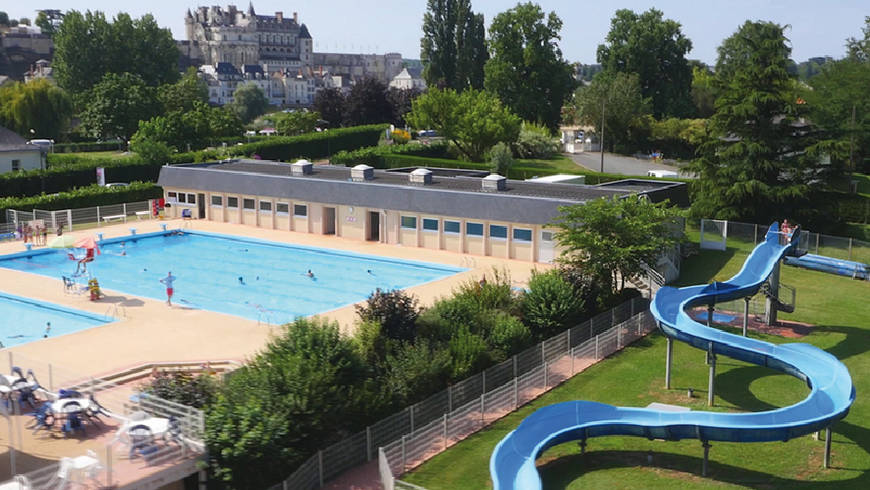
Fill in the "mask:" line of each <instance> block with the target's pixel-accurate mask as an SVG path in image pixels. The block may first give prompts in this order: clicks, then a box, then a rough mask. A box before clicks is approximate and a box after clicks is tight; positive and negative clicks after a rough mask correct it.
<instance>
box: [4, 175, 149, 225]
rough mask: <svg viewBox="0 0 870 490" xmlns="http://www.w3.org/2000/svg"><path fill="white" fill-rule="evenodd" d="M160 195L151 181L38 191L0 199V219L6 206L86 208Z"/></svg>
mask: <svg viewBox="0 0 870 490" xmlns="http://www.w3.org/2000/svg"><path fill="white" fill-rule="evenodd" d="M160 197H163V188H162V187H160V186H158V185H157V184H154V183H153V182H133V183H131V184H130V185H129V186H126V187H102V186H99V185H96V184H92V185H89V186H87V187H80V188H77V189H72V190H70V191H67V192H60V193H57V194H40V195H38V196H28V197H4V198H0V218H2V219H4V220H5V219H6V210H7V209H16V210H20V211H30V210H31V209H44V210H47V211H52V210H55V209H70V208H87V207H91V206H107V205H109V204H121V203H125V202H134V201H145V200H148V199H157V198H160Z"/></svg>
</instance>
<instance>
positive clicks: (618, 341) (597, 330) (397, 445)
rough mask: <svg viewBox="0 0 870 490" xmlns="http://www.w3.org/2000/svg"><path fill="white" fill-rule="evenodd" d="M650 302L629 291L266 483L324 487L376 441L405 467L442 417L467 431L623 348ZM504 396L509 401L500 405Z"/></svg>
mask: <svg viewBox="0 0 870 490" xmlns="http://www.w3.org/2000/svg"><path fill="white" fill-rule="evenodd" d="M648 308H649V300H648V299H646V298H634V299H632V300H629V301H626V302H625V303H623V304H621V305H619V306H617V307H615V308H613V309H612V310H609V311H605V312H603V313H600V314H598V315H596V316H594V317H592V318H591V319H589V320H587V321H585V322H583V323H581V324H580V325H577V326H575V327H573V328H570V329H568V330H565V331H564V332H562V333H561V334H559V335H556V336H554V337H551V338H550V339H547V340H545V341H543V342H541V343H539V344H537V345H535V346H534V347H530V348H528V349H526V350H524V351H522V352H520V353H518V354H516V355H514V356H512V357H510V358H509V359H507V360H505V361H503V362H501V363H499V364H496V365H495V366H492V367H490V368H489V369H486V370H485V371H482V372H480V373H478V374H475V375H473V376H471V377H469V378H466V379H465V380H463V381H460V382H458V383H456V384H454V385H452V386H450V387H448V388H447V389H445V390H443V391H441V392H439V393H436V394H434V395H432V396H430V397H429V398H427V399H425V400H423V401H421V402H418V403H415V404H413V405H411V406H408V407H406V408H405V409H404V410H402V411H400V412H397V413H395V414H393V415H391V416H389V417H386V418H384V419H382V420H380V421H378V422H376V423H374V424H372V425H370V426H368V427H366V428H365V429H364V430H362V431H360V432H358V433H356V434H354V435H351V436H350V437H347V438H345V439H343V440H341V441H339V442H337V443H335V444H333V445H331V446H329V447H327V448H325V449H323V450H321V451H318V452H317V453H316V454H314V455H313V456H311V458H309V459H308V460H307V461H306V462H305V463H303V464H302V465H301V466H300V467H299V468H297V469H296V471H294V472H293V474H291V475H290V476H289V477H288V478H287V479H286V480H285V481H283V482H282V483H280V484H277V485H275V486H273V487H271V489H272V490H281V489H289V488H292V489H294V490H295V489H313V488H319V487H322V486H323V485H324V484H325V483H326V482H327V481H329V480H331V479H333V478H335V477H337V476H339V475H340V474H342V473H344V472H345V471H347V470H349V469H351V468H354V467H356V466H359V465H362V464H365V463H366V462H368V461H373V460H375V459H377V458H379V453H378V448H381V447H383V448H385V451H386V454H387V457H388V458H389V460H390V461H391V462H393V463H395V462H396V458H397V457H398V458H399V461H401V462H402V463H401V466H402V467H410V466H411V465H412V464H414V462H416V461H418V460H421V458H422V457H423V456H424V455H427V454H430V452H431V451H435V450H438V451H440V450H443V449H444V447H446V446H445V445H444V444H443V443H442V444H441V445H440V446H439V445H438V444H434V445H433V444H429V445H428V446H425V447H424V446H423V445H422V444H426V438H427V437H428V438H430V439H431V440H430V441H429V443H431V442H432V441H433V440H441V439H439V437H440V435H443V431H442V429H443V423H444V420H445V417H450V420H452V422H448V425H449V427H448V428H449V432H448V435H449V438H450V439H449V440H451V441H453V440H454V439H456V438H458V437H460V436H461V437H466V436H467V435H468V434H471V433H472V432H474V431H476V430H479V429H480V427H481V426H480V423H481V421H483V422H486V423H489V422H491V421H492V420H495V418H498V417H501V416H503V415H505V414H506V413H508V412H509V411H508V412H498V413H500V415H499V414H498V413H497V412H496V411H495V408H497V407H498V408H499V409H501V408H502V407H505V406H508V405H511V404H512V403H514V402H516V403H520V404H522V403H526V402H527V401H529V400H531V399H533V398H535V397H537V396H539V395H540V394H541V393H542V392H543V391H540V390H541V387H542V386H548V387H550V388H552V387H553V386H555V385H557V384H559V383H561V382H562V381H564V380H565V379H567V378H568V377H570V375H571V374H570V373H576V372H578V371H579V370H581V369H582V368H585V367H586V365H588V363H594V362H596V361H597V360H600V359H602V358H603V357H605V356H607V355H609V354H610V353H612V352H614V351H615V350H616V346H617V345H618V346H619V348H622V346H624V345H626V344H627V343H630V342H631V341H633V340H634V339H636V338H637V336H638V335H640V334H642V335H645V334H646V333H648V332H649V331H651V330H652V328H653V327H654V325H653V324H652V321H651V320H649V319H648V317H647V313H644V312H647V310H648ZM639 314H640V315H639ZM629 320H630V321H629ZM624 322H626V323H624ZM631 322H635V323H631ZM629 324H631V325H629ZM615 327H619V328H615ZM571 354H576V355H571ZM493 397H498V399H499V400H501V401H498V402H497V401H496V399H495V398H493ZM504 400H509V401H510V403H508V405H504V404H503V403H502V402H504ZM481 404H483V411H482V412H481V411H480V408H479V407H481ZM512 406H513V405H512ZM475 410H477V411H475ZM511 410H512V409H511ZM481 413H483V416H482V417H481ZM438 431H442V432H438ZM409 434H410V437H411V438H412V441H418V440H419V441H420V444H421V445H414V444H409V443H408V437H409ZM462 434H464V435H462ZM447 440H448V439H444V441H447ZM403 441H404V443H403ZM442 442H443V441H442ZM402 447H404V457H402V456H401V453H402V452H403V451H402V449H401V448H402ZM439 448H440V449H439ZM436 453H437V451H436ZM432 454H433V455H434V454H435V453H432ZM394 469H395V468H394ZM398 488H412V487H401V486H399V487H398Z"/></svg>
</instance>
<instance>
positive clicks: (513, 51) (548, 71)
mask: <svg viewBox="0 0 870 490" xmlns="http://www.w3.org/2000/svg"><path fill="white" fill-rule="evenodd" d="M561 29H562V21H561V20H560V19H559V17H558V16H557V15H556V14H555V13H554V12H550V14H549V15H547V16H545V15H544V11H543V10H541V7H539V6H538V5H535V4H533V3H525V4H518V5H517V6H516V7H514V8H512V9H510V10H508V11H506V12H502V13H500V14H498V15H496V16H495V18H494V19H493V21H492V25H491V26H490V28H489V36H490V39H489V45H490V50H491V53H492V58H490V59H489V61H487V62H486V66H485V67H484V72H485V74H486V75H485V83H484V85H485V86H486V89H487V90H488V91H490V92H492V93H494V94H496V95H498V97H499V98H500V99H501V101H502V102H504V104H505V105H506V106H508V107H510V109H511V110H512V111H513V112H514V113H516V114H517V115H519V116H520V117H521V118H522V119H524V120H526V121H532V122H536V123H538V124H543V125H545V126H547V127H548V128H550V129H551V130H553V131H555V130H557V129H558V128H559V122H560V119H561V110H562V104H563V103H564V102H565V100H566V99H567V97H568V96H569V95H570V94H571V91H572V90H573V89H574V76H573V69H572V68H571V65H569V64H568V63H566V62H565V60H563V59H562V52H561V50H560V49H559V46H558V44H557V41H558V40H559V39H561V38H560V37H559V31H560V30H561Z"/></svg>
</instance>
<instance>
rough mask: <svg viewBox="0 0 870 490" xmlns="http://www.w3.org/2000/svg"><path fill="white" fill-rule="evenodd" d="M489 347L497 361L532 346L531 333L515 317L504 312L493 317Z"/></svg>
mask: <svg viewBox="0 0 870 490" xmlns="http://www.w3.org/2000/svg"><path fill="white" fill-rule="evenodd" d="M488 341H489V345H490V346H491V347H492V349H493V350H495V351H496V352H498V353H499V354H501V355H499V356H498V359H496V360H498V361H500V360H502V359H506V358H507V357H510V356H512V355H513V354H516V353H517V352H520V351H522V350H523V349H525V348H526V347H529V346H530V345H532V342H533V339H532V332H531V330H529V327H527V326H525V325H524V324H523V322H521V321H520V320H519V319H518V318H517V317H515V316H513V315H509V314H507V313H504V312H499V313H497V314H496V315H495V319H494V321H493V325H492V328H491V329H490V331H489V337H488Z"/></svg>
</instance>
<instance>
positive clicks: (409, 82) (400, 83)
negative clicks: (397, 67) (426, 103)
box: [390, 68, 426, 90]
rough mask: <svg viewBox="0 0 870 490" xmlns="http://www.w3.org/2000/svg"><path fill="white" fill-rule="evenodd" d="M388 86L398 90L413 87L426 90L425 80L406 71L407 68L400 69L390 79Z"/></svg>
mask: <svg viewBox="0 0 870 490" xmlns="http://www.w3.org/2000/svg"><path fill="white" fill-rule="evenodd" d="M390 87H392V88H397V89H400V90H408V89H412V88H415V89H417V90H426V81H425V80H423V79H422V78H420V77H414V76H412V75H411V74H410V73H408V69H407V68H404V69H402V72H401V73H399V74H398V75H396V76H394V77H393V79H392V80H390Z"/></svg>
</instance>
